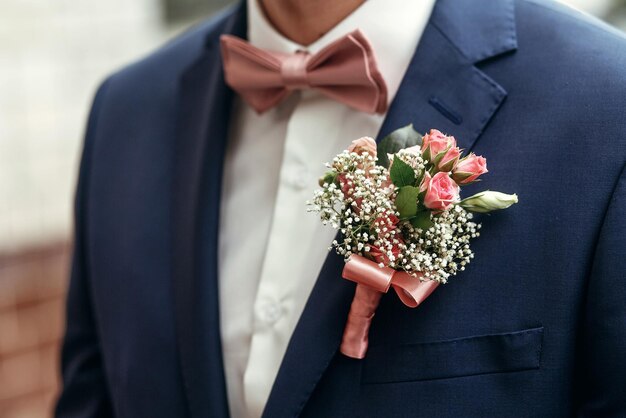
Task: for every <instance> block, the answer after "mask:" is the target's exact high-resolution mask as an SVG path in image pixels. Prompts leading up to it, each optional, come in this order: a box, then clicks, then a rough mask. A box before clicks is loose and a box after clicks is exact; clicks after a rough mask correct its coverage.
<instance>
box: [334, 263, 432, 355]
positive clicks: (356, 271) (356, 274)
mask: <svg viewBox="0 0 626 418" xmlns="http://www.w3.org/2000/svg"><path fill="white" fill-rule="evenodd" d="M342 276H343V278H344V279H348V280H351V281H353V282H355V283H356V284H357V286H356V291H355V293H354V299H352V304H351V305H350V312H349V313H348V320H347V321H346V327H345V328H344V331H343V338H342V340H341V346H340V348H339V350H340V351H341V353H343V354H344V355H346V356H348V357H352V358H356V359H362V358H364V357H365V353H366V352H367V346H368V343H369V340H368V335H369V329H370V325H371V323H372V319H373V318H374V314H375V313H376V309H377V308H378V304H379V303H380V298H381V296H382V294H383V293H387V292H388V291H389V288H390V287H393V289H394V290H395V291H396V293H397V295H398V297H399V298H400V300H401V301H402V303H404V304H405V305H406V306H408V307H410V308H415V307H417V306H418V305H419V304H420V303H422V302H423V301H424V300H425V299H426V298H427V297H428V296H430V294H431V293H432V292H433V291H434V290H435V289H436V288H437V286H438V285H439V282H436V281H433V280H426V281H422V280H420V278H419V277H413V276H411V275H410V274H408V273H405V272H403V271H397V270H393V269H392V268H389V267H382V268H381V267H380V266H379V265H378V264H376V263H375V262H373V261H371V260H368V259H367V258H365V257H362V256H360V255H351V256H350V258H349V259H348V261H347V262H346V265H345V266H344V268H343V272H342Z"/></svg>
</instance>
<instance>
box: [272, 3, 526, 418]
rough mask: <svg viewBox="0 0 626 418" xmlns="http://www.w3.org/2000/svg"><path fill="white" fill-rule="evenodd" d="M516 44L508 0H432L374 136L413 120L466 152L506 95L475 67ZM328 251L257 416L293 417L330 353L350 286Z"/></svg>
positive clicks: (338, 262)
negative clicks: (451, 138) (445, 135)
mask: <svg viewBox="0 0 626 418" xmlns="http://www.w3.org/2000/svg"><path fill="white" fill-rule="evenodd" d="M515 48H516V39H515V25H514V11H513V1H512V0H501V1H498V2H494V1H492V0H467V1H465V2H455V1H453V0H439V1H438V2H437V4H436V6H435V9H434V11H433V14H432V16H431V19H430V21H429V23H428V25H427V27H426V29H425V32H424V34H423V35H422V38H421V40H420V44H419V46H418V48H417V50H416V51H415V54H414V57H413V59H412V61H411V64H410V66H409V68H408V70H407V73H406V74H405V77H404V79H403V81H402V83H401V86H400V89H399V91H398V93H397V94H396V97H395V98H394V101H393V103H392V105H391V107H390V109H389V112H388V114H387V117H386V119H385V122H384V123H383V126H382V128H381V131H380V135H379V138H378V140H380V138H381V137H382V136H384V135H385V134H387V133H389V132H390V131H392V130H394V129H396V128H399V127H401V126H404V125H406V124H408V123H413V125H414V127H415V128H416V129H417V130H418V131H420V132H422V133H423V132H425V131H427V130H428V129H430V128H431V127H432V128H437V129H440V130H441V131H443V132H446V133H449V134H452V135H455V136H456V137H457V140H458V143H459V146H460V147H462V148H464V149H466V150H469V149H471V148H472V147H473V146H474V143H475V141H476V140H477V139H478V137H479V136H480V134H481V133H482V132H483V130H484V129H485V128H486V126H487V124H488V123H489V121H490V120H491V119H492V117H493V115H494V114H495V112H496V111H497V110H498V108H499V107H500V105H501V104H502V102H503V101H504V99H505V97H506V91H505V90H504V89H503V88H502V87H501V86H499V85H498V84H497V83H496V82H495V81H494V80H492V79H491V78H490V77H489V76H487V75H486V74H485V73H483V72H482V71H480V70H479V69H478V68H477V67H476V66H475V64H476V63H477V62H480V61H482V60H485V59H488V58H493V57H495V56H496V55H500V54H503V53H506V52H509V51H512V50H514V49H515ZM342 268H343V260H342V259H341V257H339V256H337V255H336V254H335V253H334V252H332V253H329V255H328V257H327V258H326V261H325V263H324V265H323V267H322V269H321V272H320V274H319V276H318V279H317V282H316V284H315V287H314V288H313V291H312V292H311V295H310V297H309V300H308V302H307V305H306V306H305V309H304V311H303V313H302V316H301V317H300V320H299V322H298V325H297V326H296V329H295V331H294V333H293V335H292V337H291V340H290V342H289V346H288V348H287V352H286V353H285V356H284V358H283V362H282V364H281V367H280V370H279V372H278V376H277V378H276V381H275V382H274V386H273V388H272V392H271V394H270V397H269V400H268V403H267V405H266V407H265V411H264V414H263V416H264V417H267V418H270V417H271V418H275V417H295V416H298V415H299V414H300V413H301V411H302V409H303V408H304V405H305V404H306V402H307V400H308V399H309V397H310V396H311V393H312V392H313V390H314V389H315V386H316V384H317V382H318V381H319V379H320V378H321V376H322V375H323V373H324V371H325V369H326V368H327V367H328V365H329V364H330V362H331V360H332V359H333V357H334V356H335V355H336V354H337V350H338V347H339V343H340V341H341V335H342V333H343V328H344V325H345V320H346V317H347V313H348V310H349V307H350V302H351V300H352V296H353V293H354V285H352V284H350V283H348V282H347V281H346V280H343V279H342V278H341V270H342Z"/></svg>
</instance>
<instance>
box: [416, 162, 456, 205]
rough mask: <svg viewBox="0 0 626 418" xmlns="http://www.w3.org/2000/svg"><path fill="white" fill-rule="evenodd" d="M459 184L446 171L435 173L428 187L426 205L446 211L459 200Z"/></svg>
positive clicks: (425, 197)
mask: <svg viewBox="0 0 626 418" xmlns="http://www.w3.org/2000/svg"><path fill="white" fill-rule="evenodd" d="M459 189H460V188H459V185H458V184H456V183H455V181H454V180H452V178H451V177H450V176H449V175H448V173H446V172H444V171H440V172H439V173H437V174H435V175H434V176H433V178H432V179H430V182H428V187H427V189H426V194H425V195H424V206H426V207H427V208H429V209H432V210H435V211H444V210H446V209H448V208H449V207H450V205H452V204H453V203H454V202H456V201H458V200H459Z"/></svg>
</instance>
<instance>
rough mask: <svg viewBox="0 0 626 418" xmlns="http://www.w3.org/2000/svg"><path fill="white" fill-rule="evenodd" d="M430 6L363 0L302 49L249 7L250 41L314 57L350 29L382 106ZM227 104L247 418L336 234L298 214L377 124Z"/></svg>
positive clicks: (331, 107) (230, 265)
mask: <svg viewBox="0 0 626 418" xmlns="http://www.w3.org/2000/svg"><path fill="white" fill-rule="evenodd" d="M434 3H435V0H420V1H415V0H368V1H366V2H364V3H363V4H362V5H361V6H360V7H359V8H358V9H357V10H355V11H354V12H353V13H352V14H350V15H349V16H348V17H346V18H345V19H344V20H343V21H342V22H340V23H339V24H338V25H337V26H335V27H334V28H333V29H331V30H330V31H329V32H328V33H326V34H325V35H324V36H323V37H322V38H320V39H319V40H317V41H316V42H314V43H313V44H311V45H309V46H308V47H303V46H301V45H298V44H296V43H294V42H292V41H290V40H288V39H286V38H285V37H284V36H282V35H281V34H280V33H279V32H277V31H276V30H275V29H274V28H273V27H272V26H271V24H270V23H269V22H268V21H267V19H266V18H265V16H264V15H263V12H262V10H261V8H260V7H259V5H258V4H257V0H248V2H247V6H248V39H249V42H250V43H251V44H252V45H254V46H257V47H260V48H264V49H268V50H274V51H280V52H286V53H293V52H295V51H297V50H299V49H301V50H308V51H309V52H311V53H316V52H317V51H319V50H320V49H322V48H323V47H325V46H326V45H328V44H329V43H331V42H332V41H334V40H336V39H338V38H340V37H341V36H343V35H345V34H347V33H349V32H351V31H353V30H355V29H360V30H361V31H362V32H363V33H364V34H365V36H366V37H367V38H368V39H369V41H370V43H371V44H372V47H373V49H374V53H375V54H376V58H377V63H378V67H379V70H380V72H381V74H382V76H383V78H384V79H385V82H386V83H387V88H388V99H389V101H390V102H391V100H392V99H393V97H394V96H395V94H396V92H397V90H398V87H399V85H400V82H401V81H402V77H403V76H404V73H405V71H406V69H407V68H408V65H409V62H410V60H411V58H412V56H413V53H414V51H415V48H416V47H417V44H418V41H419V38H420V37H421V34H422V32H423V30H424V28H425V26H426V23H427V21H428V19H429V17H430V14H431V12H432V8H433V6H434ZM235 102H236V103H235V107H234V114H233V120H232V125H231V131H230V138H229V145H228V150H227V154H226V160H225V167H224V180H223V190H222V202H221V223H220V238H219V251H220V253H219V257H220V258H219V260H220V266H219V290H220V295H219V297H220V314H221V334H222V347H223V353H224V368H225V375H226V384H227V392H228V401H229V406H230V412H231V416H232V417H233V418H244V417H246V418H257V417H259V416H260V415H261V414H262V412H263V408H264V407H265V403H266V402H267V399H268V396H269V394H270V391H271V388H272V385H273V383H274V380H275V378H276V374H277V372H278V369H279V367H280V364H281V361H282V358H283V355H284V353H285V351H286V349H287V344H288V342H289V339H290V337H291V334H292V333H293V330H294V328H295V326H296V324H297V322H298V319H299V317H300V315H301V313H302V310H303V308H304V305H305V303H306V301H307V299H308V297H309V294H310V292H311V289H312V288H313V285H314V284H315V280H316V278H317V276H318V274H319V271H320V269H321V267H322V264H323V262H324V259H325V258H326V255H327V254H328V246H329V245H330V243H331V241H332V240H333V238H334V235H335V233H336V231H335V230H333V229H332V228H330V227H327V226H323V225H322V223H321V222H320V220H319V219H318V218H317V216H316V215H315V214H312V213H307V211H306V209H307V208H306V204H305V202H306V200H307V199H310V198H311V196H312V194H313V191H314V190H315V189H316V188H317V187H319V186H318V184H317V179H318V177H319V176H320V175H322V174H323V172H324V171H325V168H324V163H325V162H326V161H330V160H331V159H332V158H333V157H334V156H335V155H336V154H337V153H339V152H341V151H342V150H344V149H345V148H347V147H348V145H349V144H350V142H351V141H352V140H354V139H356V138H359V137H362V136H371V137H375V136H376V135H377V134H378V131H379V130H380V128H381V125H382V123H383V119H384V115H370V114H366V113H363V112H359V111H357V110H354V109H352V108H349V107H347V106H346V105H343V104H341V103H338V102H335V101H333V100H331V99H329V98H326V97H325V96H323V95H321V94H319V93H317V92H315V91H311V90H308V91H302V92H295V93H293V94H292V95H291V96H290V97H289V99H287V100H286V101H285V102H283V103H281V104H280V105H279V106H277V107H275V108H273V109H271V110H269V111H267V112H265V113H263V114H262V115H258V114H257V113H255V111H254V110H253V109H252V108H251V107H249V106H248V105H246V104H245V103H244V102H243V101H241V100H240V99H237V100H236V101H235ZM408 122H409V121H407V123H408ZM337 280H342V279H341V277H339V276H338V277H337ZM311 344H315V341H311ZM302 361H307V360H306V359H302Z"/></svg>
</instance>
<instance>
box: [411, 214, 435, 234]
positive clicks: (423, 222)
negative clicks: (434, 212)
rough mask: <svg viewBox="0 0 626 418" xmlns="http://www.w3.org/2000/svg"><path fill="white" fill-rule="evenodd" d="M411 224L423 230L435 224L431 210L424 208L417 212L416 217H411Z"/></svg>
mask: <svg viewBox="0 0 626 418" xmlns="http://www.w3.org/2000/svg"><path fill="white" fill-rule="evenodd" d="M411 225H413V226H414V227H415V228H419V229H421V230H422V231H426V230H427V229H428V228H430V227H431V226H433V225H434V222H433V221H432V219H430V211H429V210H424V211H421V212H417V214H416V215H415V217H414V218H413V219H411Z"/></svg>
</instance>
